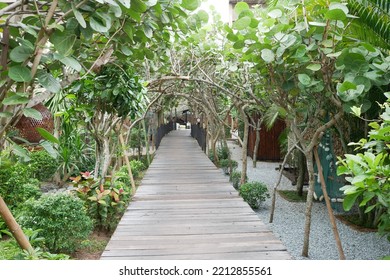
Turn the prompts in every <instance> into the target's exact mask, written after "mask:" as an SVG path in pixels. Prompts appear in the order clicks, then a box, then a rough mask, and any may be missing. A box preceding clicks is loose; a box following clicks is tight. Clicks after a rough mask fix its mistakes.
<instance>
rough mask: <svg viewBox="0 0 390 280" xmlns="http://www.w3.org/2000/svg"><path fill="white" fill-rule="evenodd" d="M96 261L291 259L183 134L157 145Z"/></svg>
mask: <svg viewBox="0 0 390 280" xmlns="http://www.w3.org/2000/svg"><path fill="white" fill-rule="evenodd" d="M101 259H103V260H130V259H136V260H141V259H145V260H152V259H168V260H173V259H175V260H177V259H184V260H185V259H198V260H202V259H219V260H226V259H250V260H253V259H271V260H276V259H283V260H285V259H291V256H290V255H289V254H288V253H287V251H286V248H285V247H284V246H283V244H282V243H281V242H280V241H279V240H278V239H277V238H276V237H275V236H274V235H273V234H272V232H271V231H270V230H269V229H268V228H267V226H266V225H265V224H264V223H263V222H262V221H261V220H260V219H259V217H258V216H257V215H256V213H254V212H253V210H252V209H251V208H250V207H249V206H248V204H247V203H246V202H244V201H243V199H242V198H241V197H239V195H238V193H237V191H236V190H235V189H234V188H233V187H232V185H231V184H230V183H229V182H228V179H227V176H224V175H223V174H222V172H221V171H220V170H219V169H217V168H216V167H215V166H214V164H213V163H212V162H211V161H210V160H209V159H208V158H207V156H206V155H205V154H204V153H203V152H202V151H201V149H200V148H199V146H198V144H197V142H196V141H195V140H194V139H192V138H191V137H190V136H189V131H188V130H178V131H173V132H171V133H170V134H168V135H167V136H165V138H164V139H163V141H162V142H161V145H160V147H159V149H158V151H157V153H156V156H155V158H154V160H153V163H152V164H151V166H150V167H149V169H148V171H147V172H146V174H145V177H144V179H143V181H142V184H141V186H140V187H139V188H138V190H137V193H136V195H135V196H134V198H133V201H132V202H131V203H130V205H129V207H128V209H127V211H126V213H125V214H124V216H123V217H122V219H121V221H120V223H119V225H118V227H117V229H116V231H115V233H114V234H113V236H112V238H111V240H110V242H109V243H108V244H107V247H106V249H105V251H104V252H103V254H102V256H101Z"/></svg>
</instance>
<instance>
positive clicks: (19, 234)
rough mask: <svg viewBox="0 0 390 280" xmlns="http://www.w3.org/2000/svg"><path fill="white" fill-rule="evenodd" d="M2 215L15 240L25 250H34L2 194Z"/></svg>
mask: <svg viewBox="0 0 390 280" xmlns="http://www.w3.org/2000/svg"><path fill="white" fill-rule="evenodd" d="M0 216H1V217H2V218H3V220H4V222H5V224H6V225H7V227H8V229H9V230H10V232H11V233H12V235H13V237H14V238H15V240H16V241H17V242H18V244H19V246H20V247H21V248H22V249H23V250H27V251H28V252H32V251H33V248H32V246H31V244H30V242H29V241H28V239H27V237H26V236H25V235H24V233H23V231H22V229H21V228H20V226H19V224H18V223H17V222H16V221H15V218H14V216H13V215H12V213H11V211H9V209H8V207H7V205H6V204H5V202H4V200H3V198H2V197H1V196H0Z"/></svg>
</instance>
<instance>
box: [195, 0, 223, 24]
mask: <svg viewBox="0 0 390 280" xmlns="http://www.w3.org/2000/svg"><path fill="white" fill-rule="evenodd" d="M210 5H213V6H214V7H215V9H216V10H217V11H218V12H219V13H220V15H221V18H222V21H224V22H228V21H229V0H203V3H202V5H201V7H200V8H201V9H203V10H205V11H206V12H208V13H209V10H210V8H209V7H210Z"/></svg>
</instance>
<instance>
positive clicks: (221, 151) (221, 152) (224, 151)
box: [217, 146, 230, 160]
mask: <svg viewBox="0 0 390 280" xmlns="http://www.w3.org/2000/svg"><path fill="white" fill-rule="evenodd" d="M217 154H218V159H219V160H222V159H228V158H229V156H230V151H229V148H228V147H226V146H223V147H219V148H218V149H217Z"/></svg>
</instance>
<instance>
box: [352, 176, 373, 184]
mask: <svg viewBox="0 0 390 280" xmlns="http://www.w3.org/2000/svg"><path fill="white" fill-rule="evenodd" d="M368 177H369V176H368V175H366V174H360V175H357V176H355V177H353V179H352V181H351V184H353V185H356V184H358V183H361V182H363V181H364V180H366V179H367V178H368Z"/></svg>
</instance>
